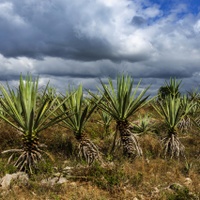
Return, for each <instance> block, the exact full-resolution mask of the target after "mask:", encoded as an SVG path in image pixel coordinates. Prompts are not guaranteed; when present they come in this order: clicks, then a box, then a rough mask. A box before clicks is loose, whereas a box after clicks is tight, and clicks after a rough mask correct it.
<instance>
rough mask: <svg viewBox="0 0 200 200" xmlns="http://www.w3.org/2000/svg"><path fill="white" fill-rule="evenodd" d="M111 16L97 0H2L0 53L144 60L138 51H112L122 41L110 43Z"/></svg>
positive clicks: (88, 59) (80, 58)
mask: <svg viewBox="0 0 200 200" xmlns="http://www.w3.org/2000/svg"><path fill="white" fill-rule="evenodd" d="M111 17H112V10H111V9H110V8H108V7H106V6H105V5H104V4H103V3H101V2H98V1H97V2H92V1H90V3H87V1H83V2H82V3H81V2H80V1H73V2H72V1H68V0H67V1H63V0H58V1H52V0H47V1H39V2H36V1H25V0H21V1H15V0H7V1H2V2H1V3H0V30H1V32H0V43H1V46H0V53H1V54H2V55H3V56H5V57H21V56H24V57H30V58H35V59H42V58H44V57H46V56H51V57H60V58H66V59H74V60H82V61H95V60H101V59H110V60H113V61H121V60H130V61H132V60H136V61H138V60H143V59H145V58H146V55H142V53H140V52H139V53H138V54H136V55H135V56H134V55H130V53H129V52H126V51H123V52H122V51H121V52H119V51H116V49H120V48H121V45H123V41H122V42H119V44H117V43H116V44H114V43H115V37H117V35H112V34H115V33H114V32H115V30H113V29H112V26H113V28H115V27H114V25H113V24H112V22H111V20H112V19H111ZM119 28H120V27H119ZM104 29H105V31H104ZM106 29H108V30H106ZM107 31H113V33H112V32H110V33H109V32H107ZM117 32H119V31H118V30H117ZM113 38H114V40H113ZM121 43H122V44H121Z"/></svg>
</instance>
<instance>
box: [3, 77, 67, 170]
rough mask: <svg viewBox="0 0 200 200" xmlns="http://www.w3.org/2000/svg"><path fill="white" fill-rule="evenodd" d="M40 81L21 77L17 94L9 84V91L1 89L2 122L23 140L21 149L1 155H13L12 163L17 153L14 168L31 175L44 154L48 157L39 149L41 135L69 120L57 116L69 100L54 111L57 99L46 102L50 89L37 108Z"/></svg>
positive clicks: (44, 94)
mask: <svg viewBox="0 0 200 200" xmlns="http://www.w3.org/2000/svg"><path fill="white" fill-rule="evenodd" d="M38 81H39V78H36V79H34V80H33V79H32V76H31V75H27V76H26V79H25V80H24V79H23V77H22V75H21V76H20V81H19V88H17V89H15V90H13V89H11V88H10V86H9V85H8V84H7V88H6V87H4V86H3V85H0V91H1V93H2V98H1V99H0V104H1V107H2V112H1V113H0V118H2V119H3V120H5V122H7V123H8V124H9V125H11V126H12V127H14V128H15V129H16V130H17V131H18V132H20V133H21V134H20V135H21V137H22V148H20V149H10V150H6V151H4V152H2V153H11V156H10V158H9V162H10V161H11V160H12V158H14V155H15V154H16V153H18V154H19V157H18V158H17V160H15V162H14V165H15V166H16V167H17V168H18V169H19V170H20V171H26V172H28V173H32V170H33V168H35V167H36V166H37V163H38V161H39V160H40V159H42V158H43V156H42V153H45V152H44V151H43V150H41V148H40V143H39V135H38V134H39V133H40V132H41V131H43V130H44V129H46V128H48V127H49V126H52V125H54V124H56V123H58V122H59V121H61V120H63V118H66V115H65V113H61V114H60V115H59V116H56V117H55V116H54V113H55V112H56V111H57V110H58V108H59V107H60V106H61V105H62V104H63V103H64V101H65V100H66V99H64V100H63V102H60V104H59V105H57V106H56V107H54V103H55V102H56V101H57V98H55V99H50V98H47V96H46V91H47V88H48V85H47V86H46V89H45V90H44V92H43V94H42V97H44V98H43V102H42V103H41V104H40V105H38V104H37V98H38V95H39V91H38ZM52 108H53V109H52ZM50 110H51V111H50Z"/></svg>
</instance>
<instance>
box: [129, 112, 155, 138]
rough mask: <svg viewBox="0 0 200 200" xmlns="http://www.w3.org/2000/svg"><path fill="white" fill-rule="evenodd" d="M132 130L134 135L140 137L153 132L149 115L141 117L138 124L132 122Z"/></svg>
mask: <svg viewBox="0 0 200 200" xmlns="http://www.w3.org/2000/svg"><path fill="white" fill-rule="evenodd" d="M131 128H132V131H133V132H134V133H137V134H138V135H142V134H147V133H150V132H151V131H152V130H153V123H152V121H151V119H150V117H149V115H144V116H142V115H139V119H138V121H137V123H135V122H132V123H131Z"/></svg>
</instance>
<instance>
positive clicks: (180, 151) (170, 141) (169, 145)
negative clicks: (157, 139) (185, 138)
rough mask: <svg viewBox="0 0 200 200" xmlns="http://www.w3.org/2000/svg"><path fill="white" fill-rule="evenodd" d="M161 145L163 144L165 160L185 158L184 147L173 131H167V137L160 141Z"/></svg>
mask: <svg viewBox="0 0 200 200" xmlns="http://www.w3.org/2000/svg"><path fill="white" fill-rule="evenodd" d="M162 143H163V144H164V156H165V158H166V157H167V156H169V157H170V158H173V157H176V158H179V157H180V156H183V157H184V158H185V154H184V151H185V147H184V145H183V144H182V143H181V141H180V140H179V138H178V136H177V133H176V132H175V131H169V133H168V136H167V137H165V138H164V139H163V140H162Z"/></svg>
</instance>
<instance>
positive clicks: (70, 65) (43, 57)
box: [0, 0, 200, 86]
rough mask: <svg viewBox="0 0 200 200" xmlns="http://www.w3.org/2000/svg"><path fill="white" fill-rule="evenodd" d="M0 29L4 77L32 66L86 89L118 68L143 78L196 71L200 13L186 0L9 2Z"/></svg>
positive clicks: (2, 8)
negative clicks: (167, 1)
mask: <svg viewBox="0 0 200 200" xmlns="http://www.w3.org/2000/svg"><path fill="white" fill-rule="evenodd" d="M0 30H1V31H0V44H1V45H0V65H1V68H0V72H1V74H2V75H1V76H0V77H1V79H4V77H9V78H10V79H12V77H13V76H17V75H18V74H20V73H21V72H22V73H26V72H28V71H29V72H32V73H34V74H40V75H42V77H45V79H44V80H46V79H48V77H50V78H51V80H53V82H54V83H55V84H57V85H59V86H62V83H59V82H60V81H64V80H66V78H67V79H68V80H69V81H70V82H72V78H73V80H75V79H77V80H76V81H75V82H79V81H83V82H84V84H86V85H88V86H89V85H92V84H91V83H92V82H95V80H96V77H105V76H111V77H114V76H115V75H116V74H117V72H123V71H127V72H129V73H130V74H132V75H133V76H134V77H145V78H151V77H156V78H159V77H161V78H165V77H169V76H175V75H177V76H180V77H182V78H185V77H187V78H189V77H192V78H193V74H195V73H199V71H200V69H199V63H200V58H199V55H200V35H199V33H200V20H199V15H194V14H192V13H191V12H190V11H189V8H188V6H186V4H183V3H182V4H181V5H179V6H178V7H176V6H173V8H171V9H170V10H168V12H164V11H163V10H162V9H161V6H160V5H159V4H152V3H150V1H147V0H142V1H139V0H137V1H130V0H96V1H95V0H94V1H91V0H82V1H80V0H74V1H69V0H56V1H54V0H45V1H43V0H42V1H35V0H29V1H26V0H20V1H16V0H6V1H1V2H0ZM70 77H72V78H70ZM84 78H87V79H84ZM78 80H79V81H78Z"/></svg>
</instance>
